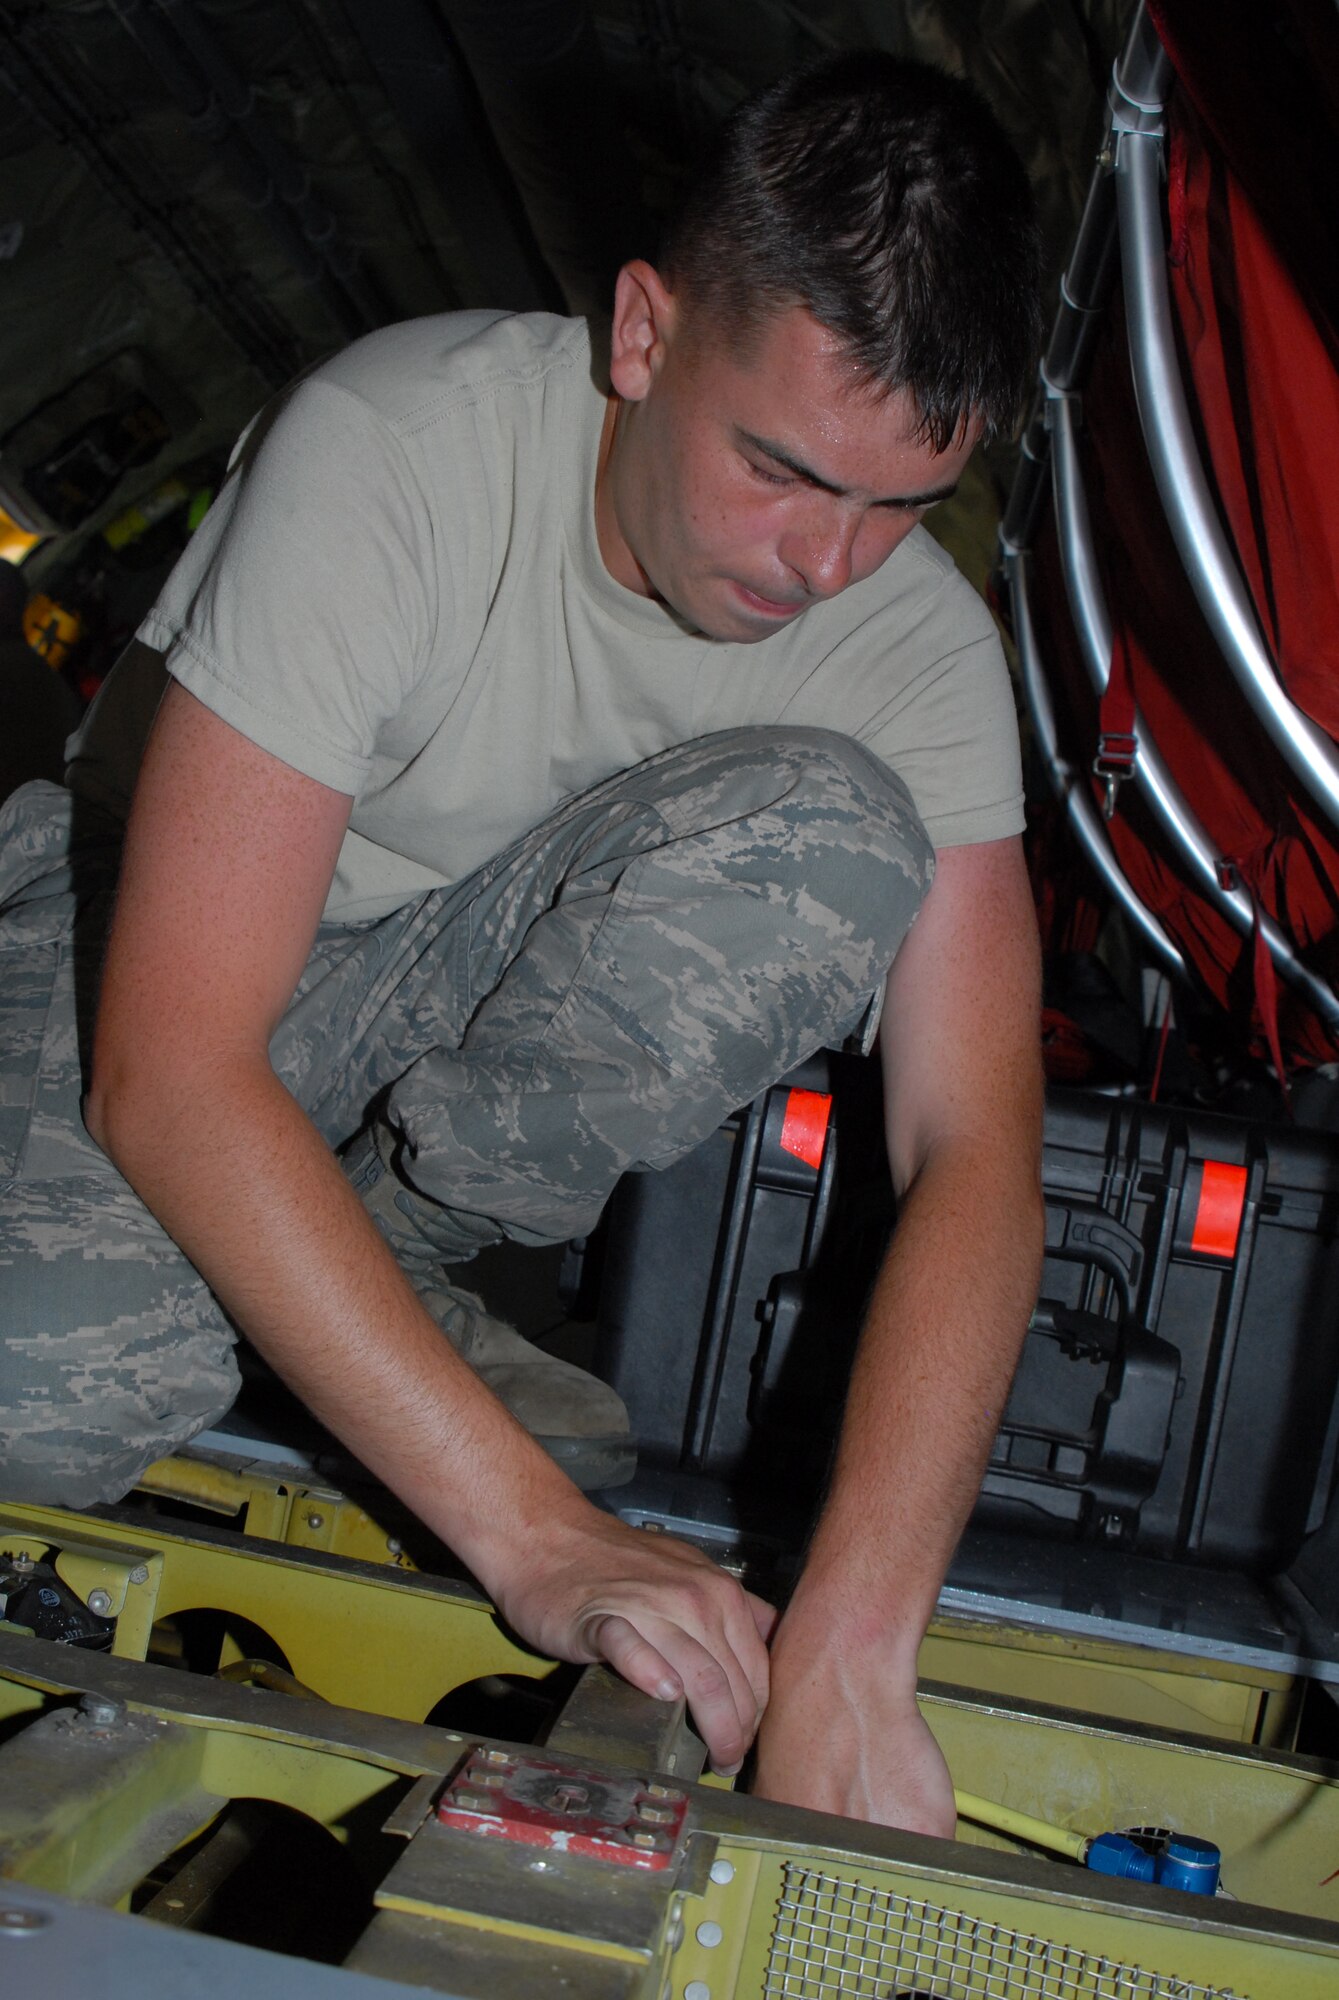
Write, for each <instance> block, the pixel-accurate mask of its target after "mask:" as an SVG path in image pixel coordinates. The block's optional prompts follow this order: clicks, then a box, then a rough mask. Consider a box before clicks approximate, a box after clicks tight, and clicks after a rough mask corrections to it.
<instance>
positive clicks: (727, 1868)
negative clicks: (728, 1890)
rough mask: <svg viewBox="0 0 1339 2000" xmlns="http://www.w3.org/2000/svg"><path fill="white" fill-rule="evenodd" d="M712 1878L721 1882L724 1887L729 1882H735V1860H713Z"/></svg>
mask: <svg viewBox="0 0 1339 2000" xmlns="http://www.w3.org/2000/svg"><path fill="white" fill-rule="evenodd" d="M711 1879H712V1881H713V1882H719V1883H720V1884H721V1885H722V1887H724V1885H725V1884H726V1883H727V1882H733V1881H734V1879H735V1864H734V1862H733V1861H713V1862H712V1864H711Z"/></svg>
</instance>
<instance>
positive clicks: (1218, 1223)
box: [1182, 1160, 1246, 1257]
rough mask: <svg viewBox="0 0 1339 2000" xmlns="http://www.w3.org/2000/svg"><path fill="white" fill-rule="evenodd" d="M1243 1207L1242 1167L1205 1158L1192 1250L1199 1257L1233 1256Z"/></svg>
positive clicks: (1244, 1173) (1244, 1202) (1244, 1170)
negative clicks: (1197, 1253)
mask: <svg viewBox="0 0 1339 2000" xmlns="http://www.w3.org/2000/svg"><path fill="white" fill-rule="evenodd" d="M1245 1206H1246V1169H1245V1167H1230V1166H1229V1165H1228V1163H1227V1161H1226V1160H1206V1161H1205V1162H1204V1183H1203V1186H1202V1187H1201V1188H1200V1199H1199V1207H1198V1208H1197V1209H1196V1210H1195V1228H1194V1232H1193V1234H1192V1236H1191V1238H1190V1247H1191V1249H1192V1250H1197V1251H1198V1252H1199V1254H1200V1255H1201V1256H1202V1257H1234V1256H1235V1255H1236V1252H1237V1238H1238V1237H1239V1236H1240V1235H1241V1211H1242V1209H1243V1208H1244V1207H1245ZM1182 1240H1183V1241H1184V1238H1183V1239H1182Z"/></svg>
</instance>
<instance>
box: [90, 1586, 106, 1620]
mask: <svg viewBox="0 0 1339 2000" xmlns="http://www.w3.org/2000/svg"><path fill="white" fill-rule="evenodd" d="M88 1608H89V1610H90V1611H92V1612H95V1613H96V1614H97V1616H98V1617H99V1618H105V1617H106V1616H107V1613H108V1612H109V1611H110V1610H111V1608H112V1598H111V1592H110V1591H108V1590H90V1591H89V1593H88Z"/></svg>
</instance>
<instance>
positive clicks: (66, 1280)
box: [0, 729, 933, 1505]
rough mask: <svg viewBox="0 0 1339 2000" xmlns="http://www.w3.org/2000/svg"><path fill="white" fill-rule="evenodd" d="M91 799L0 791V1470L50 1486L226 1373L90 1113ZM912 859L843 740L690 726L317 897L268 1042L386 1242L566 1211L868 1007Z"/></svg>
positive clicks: (43, 1492) (659, 1157)
mask: <svg viewBox="0 0 1339 2000" xmlns="http://www.w3.org/2000/svg"><path fill="white" fill-rule="evenodd" d="M87 815H88V809H87V808H85V807H83V806H82V805H81V804H80V803H79V802H77V801H72V800H71V798H70V796H69V795H68V794H67V793H64V792H62V791H60V790H59V789H57V788H55V787H51V786H28V787H25V788H24V789H22V790H21V791H19V792H17V793H16V794H15V795H14V797H13V798H12V799H11V800H10V801H9V803H8V805H6V806H5V807H4V809H3V811H0V1326H2V1327H3V1330H4V1335H5V1340H4V1347H3V1360H2V1361H0V1494H3V1495H5V1496H8V1497H26V1498H28V1499H32V1500H37V1499H47V1498H51V1499H58V1500H60V1501H63V1502H64V1503H66V1504H70V1505H86V1504H88V1503H90V1502H92V1501H96V1500H103V1499H110V1498H115V1497H116V1496H117V1495H119V1494H120V1493H123V1492H124V1491H125V1490H126V1489H127V1488H128V1487H129V1486H130V1485H131V1484H133V1482H134V1480H135V1479H136V1477H137V1476H138V1474H139V1473H140V1471H141V1470H142V1469H143V1467H144V1466H145V1465H146V1464H148V1463H150V1462H151V1461H152V1460H153V1459H155V1458H158V1457H161V1456H162V1455H163V1454H164V1453H165V1452H167V1451H169V1450H171V1449H172V1448H173V1447H174V1446H176V1445H179V1444H181V1443H183V1442H185V1440H186V1439H188V1438H190V1437H191V1436H193V1435H194V1434H195V1433H196V1432H197V1431H198V1430H200V1429H202V1428H203V1427H204V1426H205V1425H207V1424H208V1423H210V1422H212V1421H214V1420H215V1419H216V1418H217V1417H218V1416H220V1415H221V1414H222V1413H223V1412H224V1411H225V1410H226V1409H227V1408H228V1407H229V1405H230V1403H231V1402H232V1400H233V1397H234V1395H235V1393H236V1388H237V1370H236V1363H235V1360H234V1357H233V1352H232V1347H233V1338H234V1335H233V1330H232V1328H231V1327H230V1325H229V1323H228V1321H227V1319H226V1317H225V1315H224V1313H223V1311H222V1309H221V1308H220V1307H219V1306H218V1305H217V1303H216V1302H215V1301H214V1299H213V1298H212V1296H211V1295H210V1293H209V1291H208V1290H207V1288H206V1287H205V1285H204V1284H203V1282H202V1280H201V1279H200V1278H199V1277H198V1276H197V1275H196V1273H195V1271H194V1270H193V1268H192V1267H191V1265H190V1264H189V1263H188V1262H187V1260H186V1259H185V1258H184V1257H183V1256H182V1254H181V1252H180V1251H179V1250H178V1249H177V1248H176V1246H175V1245H174V1244H173V1242H172V1241H171V1239H170V1238H169V1237H168V1236H167V1235H166V1234H165V1233H164V1232H163V1230H161V1229H160V1228H159V1226H158V1224H157V1223H156V1222H155V1220H154V1219H153V1217H152V1216H151V1215H150V1214H149V1212H148V1211H147V1210H146V1209H145V1208H144V1206H143V1204H142V1203H141V1202H140V1201H139V1200H138V1198H137V1197H136V1195H135V1194H134V1193H133V1192H132V1190H131V1189H130V1188H129V1187H128V1186H127V1184H126V1182H125V1181H124V1180H122V1178H121V1176H120V1175H119V1174H118V1173H117V1172H116V1170H115V1168H114V1167H113V1166H112V1165H111V1164H110V1162H109V1161H108V1160H107V1159H106V1158H105V1157H104V1155H103V1154H102V1153H101V1152H100V1151H99V1150H98V1148H97V1147H96V1146H95V1145H94V1144H93V1142H92V1141H91V1140H90V1139H89V1137H88V1136H87V1134H86V1132H85V1130H84V1127H83V1122H82V1118H81V1115H80V1101H81V1096H82V1091H83V1087H84V1078H85V1074H86V1067H87V1042H88V1029H89V1022H90V1018H91V1008H92V999H93V993H94V988H95V982H96V976H97V964H98V960H99V956H100V952H101V944H102V938H103V936H104V934H105V927H106V922H107V917H108V912H109V909H110V901H111V894H112V887H113V882H114V877H115V870H116V865H117V839H116V830H115V829H114V828H113V827H112V826H111V825H110V824H109V823H108V822H101V823H99V822H97V820H96V819H94V820H93V821H92V823H88V820H87ZM932 866H933V861H932V855H931V850H930V845H929V842H928V839H927V837H926V835H925V832H924V829H923V828H922V826H921V824H920V822H919V820H918V819H917V817H916V814H915V811H914V808H913V806H912V804H911V800H910V797H909V795H908V793H907V791H906V789H905V787H904V786H903V785H902V784H901V782H900V781H899V780H898V779H897V778H895V777H894V776H893V775H892V774H891V773H890V772H889V771H888V770H887V769H886V768H885V767H884V766H883V765H882V764H881V763H879V762H878V761H877V759H875V758H873V757H872V756H870V755H869V753H868V752H866V751H864V750H862V749H861V748H860V747H859V746H857V745H855V744H853V743H851V742H848V741H847V740H846V739H845V738H843V737H840V736H836V735H833V734H830V733H828V732H825V731H821V730H798V729H767V730H756V729H750V730H731V731H726V732H722V733H721V734H719V735H715V736H709V737H704V738H702V739H700V740H699V741H697V742H695V743H691V744H688V745H686V746H684V747H682V748H680V749H676V750H671V751H667V752H665V753H663V754H662V755H660V756H658V757H653V758H651V759H650V760H649V761H648V762H647V763H645V764H642V765H638V766H636V767H635V768H634V769H632V770H631V771H628V772H625V773H623V774H621V775H620V776H618V777H616V778H613V779H610V780H609V781H608V782H607V783H605V784H603V785H600V786H598V787H596V788H595V789H594V790H593V791H590V792H588V793H584V794H581V795H579V796H577V797H575V798H573V799H570V800H569V801H568V802H567V803H566V804H565V805H564V806H562V807H561V808H560V809H559V811H558V812H556V813H555V814H554V815H553V816H552V817H551V818H550V819H549V820H547V821H545V822H544V823H543V824H542V825H541V826H539V827H537V828H536V829H535V830H534V831H533V832H532V833H530V834H527V835H526V836H525V837H524V838H523V839H522V840H520V841H518V842H517V843H516V844H515V846H513V847H512V848H510V849H509V850H508V851H507V852H506V853H505V854H503V855H501V856H500V857H499V858H498V859H497V860H495V861H493V862H491V863H490V864H488V865H487V866H486V867H484V868H482V869H480V870H478V871H477V872H476V873H475V874H474V875H472V876H471V877H469V878H468V879H467V880H466V881H464V882H462V883H459V884H457V885H455V886H454V887H452V888H449V889H443V890H437V891H433V892H432V893H430V894H428V895H426V896H424V897H422V898H420V899H419V900H418V901H416V902H414V903H413V904H410V905H408V906H406V907H405V908H403V909H400V910H397V911H395V912H393V913H392V914H391V915H390V916H387V917H385V918H382V919H380V920H378V921H376V922H373V923H370V924H363V925H323V926H322V927H321V929H320V931H319V933H318V935H317V938H316V942H315V944H314V946H313V949H312V952H311V956H310V958H309V960H308V963H307V966H306V968H305V970H304V972H303V976H302V979H301V982H300V984H299V986H298V990H297V992H296V994H295V995H294V998H293V1001H292V1003H291V1005H290V1007H289V1008H288V1011H287V1013H286V1015H285V1017H284V1020H283V1021H282V1023H281V1024H280V1027H279V1029H278V1032H277V1033H276V1035H275V1037H274V1041H273V1043H272V1045H271V1056H272V1059H273V1062H274V1065H275V1068H276V1071H277V1072H278V1074H279V1075H280V1077H281V1078H282V1079H283V1081H284V1082H285V1084H286V1085H287V1087H288V1088H289V1089H290V1090H291V1091H292V1093H293V1095H294V1097H295V1098H296V1099H297V1101H298V1102H299V1103H300V1104H301V1105H302V1106H303V1108H304V1109H305V1110H306V1111H307V1113H308V1114H309V1116H310V1117H311V1118H312V1120H313V1122H314V1123H315V1124H316V1126H317V1128H318V1129H319V1130H320V1132H321V1133H322V1134H323V1136H324V1137H325V1139H326V1140H327V1142H328V1143H329V1144H330V1145H331V1146H332V1147H335V1148H340V1149H342V1150H343V1152H344V1157H345V1166H346V1171H347V1172H348V1173H349V1174H350V1177H351V1178H352V1180H353V1182H354V1185H355V1186H357V1187H359V1188H360V1190H361V1191H363V1193H364V1197H365V1199H367V1201H368V1204H369V1206H370V1207H371V1208H372V1210H373V1213H374V1215H375V1216H376V1218H377V1221H378V1224H379V1226H380V1227H381V1228H382V1230H383V1233H384V1234H386V1235H387V1236H388V1237H389V1239H390V1240H391V1243H392V1247H393V1248H394V1249H395V1251H396V1253H397V1255H398V1256H399V1257H400V1258H401V1260H402V1262H404V1263H405V1264H406V1265H408V1266H409V1267H410V1268H411V1270H413V1269H414V1268H415V1267H419V1268H423V1269H426V1268H427V1267H428V1266H429V1265H430V1264H436V1263H439V1262H441V1261H454V1260H458V1259H460V1258H463V1257H466V1256H468V1255H470V1254H471V1253H472V1252H473V1251H474V1250H475V1249H477V1248H478V1247H479V1246H480V1245H481V1244H484V1243H488V1242H495V1241H497V1240H498V1239H499V1238H501V1237H503V1236H507V1237H510V1238H512V1239H514V1240H516V1241H518V1242H522V1243H530V1244H534V1243H545V1242H554V1241H561V1240H563V1239H564V1238H566V1237H568V1236H571V1235H577V1234H581V1233H583V1232H584V1231H586V1230H588V1229H589V1228H590V1227H591V1226H592V1225H593V1224H594V1222H595V1219H596V1217H597V1216H598V1214H599V1211H600V1209H601V1207H602V1205H603V1203H604V1201H605V1199H606V1197H607V1196H608V1194H609V1192H610V1190H611V1189H612V1187H613V1185H614V1183H615V1181H616V1180H617V1179H618V1177H619V1175H620V1174H621V1173H622V1172H623V1171H624V1170H625V1169H627V1168H629V1167H646V1168H656V1167H662V1166H667V1165H668V1164H669V1163H670V1162H671V1161H673V1160H675V1159H677V1158H679V1157H680V1156H681V1155H683V1154H684V1153H685V1152H687V1151H688V1150H689V1149H690V1148H691V1147H692V1146H694V1145H696V1144H697V1143H698V1142H699V1141H700V1140H701V1139H703V1138H705V1137H706V1136H707V1135H708V1134H709V1133H710V1132H711V1131H713V1130H714V1129H715V1127H716V1126H717V1125H719V1124H720V1122H721V1120H722V1119H723V1118H724V1117H726V1116H727V1115H728V1114H729V1113H730V1112H731V1111H732V1110H733V1109H734V1108H735V1107H736V1106H737V1105H739V1104H743V1103H746V1102H747V1101H748V1100H749V1099H751V1098H752V1097H754V1096H756V1095H757V1093H758V1092H759V1091H760V1090H762V1089H764V1088H765V1087H766V1086H767V1085H768V1084H769V1083H772V1082H774V1081H775V1080H776V1078H777V1077H778V1076H780V1075H782V1074H784V1073H785V1071H786V1070H788V1069H790V1068H791V1067H793V1066H794V1064H796V1063H797V1062H799V1061H801V1060H802V1059H803V1058H804V1057H805V1056H806V1055H808V1054H810V1053H811V1052H812V1051H813V1050H814V1049H815V1048H817V1047H819V1046H821V1045H822V1044H823V1043H825V1042H830V1041H834V1040H839V1039H841V1038H843V1037H845V1036H847V1035H849V1034H851V1033H852V1032H855V1031H857V1030H858V1029H859V1028H860V1026H861V1024H862V1022H865V1021H867V1019H868V1017H869V1013H870V1003H871V997H872V995H874V994H875V993H876V992H877V990H878V987H879V985H880V983H881V979H882V975H883V973H884V971H885V970H886V968H887V966H888V965H889V964H890V963H891V961H892V958H893V956H894V954H895V952H896V950H897V948H898V945H899V944H900V942H901V940H902V938H903V936H904V935H905V933H906V931H907V929H908V927H909V925H910V923H911V921H912V919H913V917H914V916H915V914H916V911H917V909H918V908H919V906H920V901H921V898H922V896H923V895H924V893H925V889H926V886H927V883H928V880H929V877H930V874H931V871H932ZM151 1032H152V1030H151V1027H147V1026H146V1033H151ZM388 1190H390V1191H391V1192H390V1198H389V1199H388Z"/></svg>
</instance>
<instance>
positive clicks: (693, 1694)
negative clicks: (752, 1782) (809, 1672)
mask: <svg viewBox="0 0 1339 2000" xmlns="http://www.w3.org/2000/svg"><path fill="white" fill-rule="evenodd" d="M634 1619H635V1622H634ZM747 1636H748V1637H749V1639H751V1641H752V1647H751V1650H752V1651H754V1652H756V1654H757V1656H758V1660H757V1661H755V1660H750V1662H749V1666H748V1667H746V1666H745V1664H744V1662H743V1661H741V1660H740V1658H739V1657H738V1655H737V1653H736V1651H735V1648H734V1646H733V1645H732V1644H731V1642H730V1640H729V1639H728V1638H727V1637H726V1636H725V1634H724V1632H722V1633H721V1635H720V1637H718V1638H717V1639H716V1640H715V1641H714V1642H713V1644H711V1645H706V1644H703V1642H702V1641H701V1640H700V1639H699V1638H697V1637H696V1636H695V1635H694V1634H693V1633H692V1632H691V1631H689V1630H687V1629H686V1626H685V1625H684V1624H681V1623H676V1622H675V1621H674V1620H672V1619H669V1618H665V1617H663V1616H659V1615H657V1614H655V1613H653V1612H649V1611H645V1610H643V1611H640V1612H638V1613H636V1614H634V1617H622V1616H619V1615H613V1614H609V1615H605V1616H603V1617H601V1618H599V1619H597V1620H595V1621H593V1622H592V1623H591V1624H590V1625H589V1626H588V1627H587V1637H588V1640H589V1643H590V1644H591V1646H592V1648H593V1650H594V1651H596V1652H597V1653H598V1654H599V1655H600V1656H601V1657H602V1658H603V1659H605V1660H607V1661H608V1663H609V1665H610V1666H611V1667H613V1668H614V1670H615V1671H616V1672H617V1673H620V1674H622V1676H623V1678H624V1679H625V1680H626V1681H629V1682H631V1684H632V1686H633V1687H636V1688H640V1689H641V1690H642V1692H643V1693H644V1694H649V1695H654V1696H655V1697H656V1699H657V1700H660V1701H672V1700H675V1699H677V1698H678V1696H680V1695H682V1696H683V1697H684V1698H685V1700H686V1701H687V1704H688V1708H689V1712H690V1713H691V1715H692V1718H693V1722H694V1725H695V1727H696V1728H697V1731H698V1734H699V1735H700V1736H701V1738H702V1740H703V1742H704V1743H705V1744H706V1746H707V1754H708V1756H709V1757H710V1759H711V1762H712V1765H713V1767H714V1768H715V1769H716V1770H718V1771H721V1772H723V1773H725V1774H726V1775H733V1773H734V1772H735V1771H736V1770H737V1769H738V1768H739V1765H740V1764H741V1763H742V1762H743V1760H744V1757H745V1755H746V1753H747V1751H748V1747H749V1745H750V1743H752V1741H753V1737H754V1734H755V1732H756V1730H757V1727H758V1721H759V1718H760V1716H761V1714H762V1710H763V1707H764V1705H765V1703H766V1699H767V1674H766V1665H767V1655H766V1652H765V1650H764V1649H763V1647H762V1644H761V1641H760V1640H759V1639H758V1636H757V1633H756V1631H755V1630H754V1628H753V1625H752V1621H751V1620H750V1621H749V1630H748V1635H747ZM758 1661H760V1662H761V1667H759V1665H758ZM750 1668H751V1669H752V1671H750V1670H749V1669H750ZM759 1680H760V1681H761V1686H759V1685H758V1681H759Z"/></svg>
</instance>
